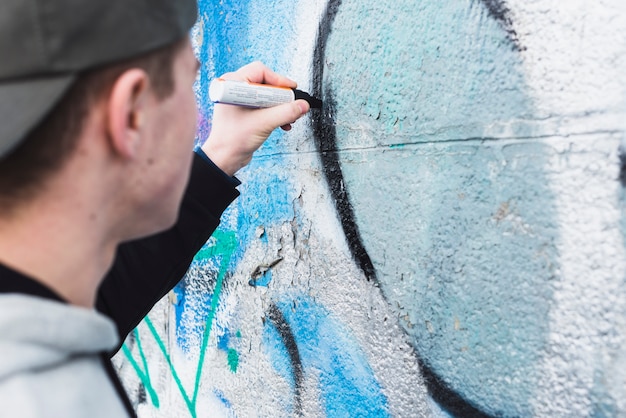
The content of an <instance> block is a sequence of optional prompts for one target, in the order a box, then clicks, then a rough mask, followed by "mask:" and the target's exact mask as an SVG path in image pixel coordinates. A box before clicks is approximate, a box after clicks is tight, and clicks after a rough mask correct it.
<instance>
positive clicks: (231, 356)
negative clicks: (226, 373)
mask: <svg viewBox="0 0 626 418" xmlns="http://www.w3.org/2000/svg"><path fill="white" fill-rule="evenodd" d="M228 366H229V367H230V371H231V372H233V373H237V366H239V353H237V350H235V349H234V348H229V349H228Z"/></svg>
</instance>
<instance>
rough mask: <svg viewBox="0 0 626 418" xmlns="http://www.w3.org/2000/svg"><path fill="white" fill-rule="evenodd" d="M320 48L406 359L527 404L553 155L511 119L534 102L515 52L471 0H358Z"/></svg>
mask: <svg viewBox="0 0 626 418" xmlns="http://www.w3.org/2000/svg"><path fill="white" fill-rule="evenodd" d="M406 10H411V11H412V12H411V13H406ZM323 59H324V65H325V67H324V71H323V74H324V80H323V86H324V90H325V91H324V94H325V96H324V97H323V99H324V100H328V99H329V98H332V100H333V101H334V103H336V108H335V109H334V112H333V117H334V120H333V122H334V126H335V127H336V148H337V158H338V160H339V164H340V167H341V173H340V175H342V176H343V177H342V182H341V184H342V187H345V190H346V193H347V195H348V196H349V200H350V202H349V203H350V204H351V206H352V208H353V211H354V220H355V222H356V225H357V227H358V231H359V232H360V235H361V240H362V242H363V245H364V247H365V249H366V250H367V255H368V256H369V258H370V259H371V261H372V263H373V266H374V269H375V271H376V277H377V279H378V280H379V282H380V284H381V288H382V290H383V292H384V294H385V297H386V298H387V300H388V302H389V304H390V306H391V307H392V309H393V310H395V311H396V312H397V314H398V316H399V317H400V318H402V319H401V325H402V326H403V328H404V330H405V331H406V332H407V334H408V336H409V338H410V340H411V342H412V344H413V346H414V347H415V348H416V350H417V352H418V355H419V356H420V358H421V359H422V361H423V362H424V363H425V364H426V365H428V367H429V368H430V369H431V370H432V371H433V372H434V373H435V374H436V376H438V377H439V378H441V380H442V382H443V383H444V384H446V385H447V386H448V387H449V388H450V389H451V390H452V391H454V392H455V393H458V394H459V395H460V396H461V397H462V398H463V399H465V400H466V401H467V402H468V403H469V404H471V405H476V406H478V407H479V408H480V409H481V410H482V411H484V412H486V413H491V414H494V415H499V414H502V415H507V416H509V415H511V416H526V415H532V400H533V398H534V395H535V390H536V387H537V383H538V382H537V379H538V377H537V376H538V375H537V370H536V367H537V365H538V360H539V358H540V356H541V354H542V350H543V349H544V347H545V344H546V341H547V335H548V333H549V328H548V323H547V317H548V313H549V311H550V304H551V303H552V292H553V286H554V283H553V278H554V277H555V271H554V269H555V268H556V266H557V265H558V263H557V262H556V260H557V254H556V250H555V245H554V242H555V241H556V240H558V225H557V223H556V221H555V215H554V208H553V201H554V197H553V195H552V192H551V190H550V189H549V188H548V180H547V174H546V171H547V170H548V168H547V166H548V161H549V159H550V157H551V156H553V153H554V151H553V150H552V149H551V148H550V147H549V146H547V145H545V144H544V143H542V142H541V141H540V140H537V141H536V140H533V139H523V138H525V137H532V135H533V132H532V131H531V130H530V128H527V127H525V126H513V125H512V124H511V121H516V120H519V119H522V120H523V119H525V118H533V117H534V115H535V113H536V111H535V109H534V105H533V103H532V100H531V99H529V98H528V97H527V95H526V92H527V90H528V87H527V85H526V81H525V79H524V76H523V70H522V57H521V56H520V54H519V51H517V50H515V49H514V48H511V41H510V39H509V38H508V35H507V33H506V31H504V30H503V29H502V26H501V24H500V23H499V22H497V21H495V20H493V19H490V18H489V12H488V10H487V9H485V8H483V7H481V5H480V4H479V3H477V2H470V1H466V2H453V3H450V2H424V1H420V2H417V3H416V2H413V1H408V0H401V1H399V2H394V3H380V2H375V1H363V2H342V3H341V6H340V7H339V9H338V12H337V15H336V17H335V20H334V22H333V27H332V31H331V33H330V35H329V38H328V42H327V45H326V54H325V56H324V57H323ZM355 62H359V63H367V65H355V64H354V63H355ZM407 69H411V71H407ZM491 135H496V136H500V137H505V138H506V137H518V138H520V139H518V140H517V142H514V141H507V142H502V143H499V142H498V141H494V140H493V139H494V138H493V137H491ZM522 295H523V297H522ZM510 382H514V384H511V383H510Z"/></svg>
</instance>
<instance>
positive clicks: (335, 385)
mask: <svg viewBox="0 0 626 418" xmlns="http://www.w3.org/2000/svg"><path fill="white" fill-rule="evenodd" d="M278 306H279V308H280V309H281V311H282V312H283V315H284V316H285V319H286V320H287V322H288V323H289V325H290V326H291V329H292V332H293V334H294V337H295V340H296V343H297V345H298V350H299V352H300V357H301V360H302V365H303V369H304V375H305V379H306V376H307V371H311V372H312V371H314V372H315V374H316V375H317V376H318V377H319V391H320V393H321V397H322V399H320V402H321V404H322V405H323V408H324V411H325V416H326V417H347V416H368V417H387V416H389V412H388V407H387V398H386V397H385V395H384V394H383V393H382V390H381V387H380V385H379V384H378V382H377V380H376V378H375V376H374V373H373V371H372V369H371V367H370V366H369V363H368V362H367V359H366V358H365V355H364V353H363V352H362V351H361V349H360V348H359V345H358V343H357V342H356V341H355V340H354V339H353V338H352V337H351V336H350V334H349V332H348V330H347V328H346V327H345V326H344V325H343V324H341V323H340V322H339V321H338V320H337V319H336V318H334V317H333V316H331V315H330V314H329V313H328V312H327V311H326V310H325V309H324V308H323V307H322V306H320V305H318V304H316V303H315V302H314V301H313V300H312V299H310V298H309V297H307V296H304V295H303V296H300V297H299V298H297V299H296V301H295V304H294V302H293V301H283V302H281V303H280V304H278ZM294 306H295V308H294ZM264 343H265V346H266V348H267V349H268V352H269V353H270V355H271V358H272V361H273V363H272V364H273V365H274V367H275V368H276V371H277V372H278V373H279V374H280V375H281V376H285V375H286V374H287V373H289V372H290V370H291V369H290V366H289V356H288V354H287V351H286V349H285V348H284V347H281V346H282V342H281V339H280V336H279V335H278V332H277V331H276V330H275V328H274V327H273V326H272V325H271V324H270V323H269V322H267V323H266V327H265V334H264ZM290 381H291V383H292V385H293V379H291V380H290Z"/></svg>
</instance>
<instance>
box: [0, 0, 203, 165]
mask: <svg viewBox="0 0 626 418" xmlns="http://www.w3.org/2000/svg"><path fill="white" fill-rule="evenodd" d="M196 17H197V7H196V0H0V157H2V156H3V155H5V154H7V153H8V152H10V151H11V150H12V149H13V148H14V147H15V146H16V145H17V144H19V142H20V140H22V139H23V138H24V137H25V136H26V135H27V134H28V132H29V131H30V130H31V129H33V128H34V127H35V126H36V125H37V124H38V123H39V122H40V121H41V120H42V119H43V118H44V116H45V115H46V114H47V113H48V112H49V111H50V110H51V109H52V108H53V107H54V105H55V103H57V102H58V101H59V100H60V99H61V97H62V96H63V94H64V93H65V91H66V90H67V89H68V87H69V86H70V85H71V84H72V82H73V81H74V80H75V78H76V75H77V73H79V72H80V71H83V70H86V69H89V68H93V67H96V66H99V65H102V64H108V63H113V62H115V61H119V60H123V59H127V58H132V57H135V56H137V55H139V54H142V53H145V52H149V51H152V50H154V49H157V48H159V47H162V46H166V45H168V44H171V43H173V42H176V41H177V40H179V39H182V38H183V37H184V36H185V35H186V34H187V33H188V31H189V30H190V29H191V27H192V26H193V24H194V23H195V21H196Z"/></svg>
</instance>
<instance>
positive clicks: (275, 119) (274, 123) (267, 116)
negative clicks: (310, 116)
mask: <svg viewBox="0 0 626 418" xmlns="http://www.w3.org/2000/svg"><path fill="white" fill-rule="evenodd" d="M309 109H310V106H309V104H308V103H307V101H306V100H295V101H293V102H291V103H285V104H282V105H280V106H274V107H268V108H265V109H260V110H258V112H259V114H258V115H259V120H264V121H266V122H267V123H269V124H271V127H270V130H273V129H274V128H276V127H279V126H280V127H281V128H282V129H283V130H285V131H288V130H290V129H291V124H292V123H294V122H295V121H296V120H298V119H300V118H301V117H302V115H304V114H305V113H307V112H308V111H309Z"/></svg>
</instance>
